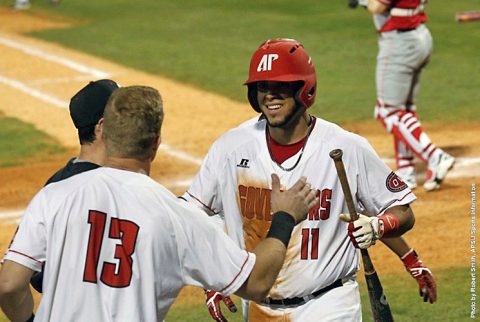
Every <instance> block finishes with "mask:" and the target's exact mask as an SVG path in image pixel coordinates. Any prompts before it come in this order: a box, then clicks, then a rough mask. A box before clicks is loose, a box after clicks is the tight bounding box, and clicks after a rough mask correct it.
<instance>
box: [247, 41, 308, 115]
mask: <svg viewBox="0 0 480 322" xmlns="http://www.w3.org/2000/svg"><path fill="white" fill-rule="evenodd" d="M259 81H276V82H301V83H302V86H301V87H300V89H299V90H298V91H297V94H296V96H295V99H296V101H297V104H300V105H301V106H303V107H304V108H305V109H307V108H308V107H310V106H312V105H313V103H314V102H315V96H316V93H317V91H316V90H317V75H316V73H315V67H314V66H313V62H312V59H311V57H310V55H309V54H308V52H307V51H306V50H305V48H304V47H303V45H302V44H301V43H299V42H298V41H296V40H294V39H269V40H267V41H265V42H264V43H262V44H261V45H260V47H258V49H257V50H256V51H255V52H254V53H253V56H252V59H251V61H250V70H249V74H248V79H247V81H245V83H244V85H247V86H248V101H249V102H250V105H251V106H252V107H253V108H254V109H255V111H257V112H260V107H259V105H258V102H257V90H256V83H257V82H259Z"/></svg>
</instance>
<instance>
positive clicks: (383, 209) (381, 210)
mask: <svg viewBox="0 0 480 322" xmlns="http://www.w3.org/2000/svg"><path fill="white" fill-rule="evenodd" d="M411 193H412V192H411V191H410V192H409V193H407V194H406V195H405V196H403V197H402V198H401V199H396V200H395V201H394V202H392V203H391V204H393V203H395V202H396V201H402V200H403V199H405V198H406V197H407V196H408V195H409V194H411ZM391 204H390V205H391ZM390 205H388V206H387V207H385V208H382V209H380V211H379V212H378V213H379V214H381V213H382V212H383V211H385V210H386V209H388V207H390Z"/></svg>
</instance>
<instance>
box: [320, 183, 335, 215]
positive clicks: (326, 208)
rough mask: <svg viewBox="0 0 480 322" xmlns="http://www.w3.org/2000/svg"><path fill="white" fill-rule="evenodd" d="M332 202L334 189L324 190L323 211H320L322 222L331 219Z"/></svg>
mask: <svg viewBox="0 0 480 322" xmlns="http://www.w3.org/2000/svg"><path fill="white" fill-rule="evenodd" d="M331 200H332V189H323V190H322V199H321V202H320V204H321V206H322V210H320V218H321V219H322V220H327V219H328V218H330V204H331V203H330V201H331Z"/></svg>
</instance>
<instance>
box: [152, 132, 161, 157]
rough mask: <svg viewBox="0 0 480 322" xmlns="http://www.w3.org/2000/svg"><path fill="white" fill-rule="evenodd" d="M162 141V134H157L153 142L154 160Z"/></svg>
mask: <svg viewBox="0 0 480 322" xmlns="http://www.w3.org/2000/svg"><path fill="white" fill-rule="evenodd" d="M161 142H162V138H161V137H160V135H157V136H156V137H155V138H154V139H153V142H152V161H153V159H155V156H156V155H157V151H158V148H159V147H160V143H161Z"/></svg>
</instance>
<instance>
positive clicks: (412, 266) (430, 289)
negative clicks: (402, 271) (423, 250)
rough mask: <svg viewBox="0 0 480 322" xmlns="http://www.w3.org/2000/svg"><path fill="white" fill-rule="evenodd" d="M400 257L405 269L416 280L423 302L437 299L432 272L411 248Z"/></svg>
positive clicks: (431, 301) (432, 301)
mask: <svg viewBox="0 0 480 322" xmlns="http://www.w3.org/2000/svg"><path fill="white" fill-rule="evenodd" d="M401 259H402V262H403V264H404V265H405V268H406V269H407V271H408V272H409V273H410V275H412V277H413V278H414V279H415V280H416V281H417V283H418V286H419V291H420V296H421V297H423V302H427V301H429V302H430V303H434V302H435V301H436V300H437V284H436V283H435V279H434V278H433V275H432V272H431V271H430V270H429V269H428V268H427V267H426V266H425V265H424V264H423V262H422V261H421V260H420V258H418V255H417V253H416V252H415V251H414V250H413V249H410V250H409V251H408V253H406V254H405V255H403V256H402V258H401Z"/></svg>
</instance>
